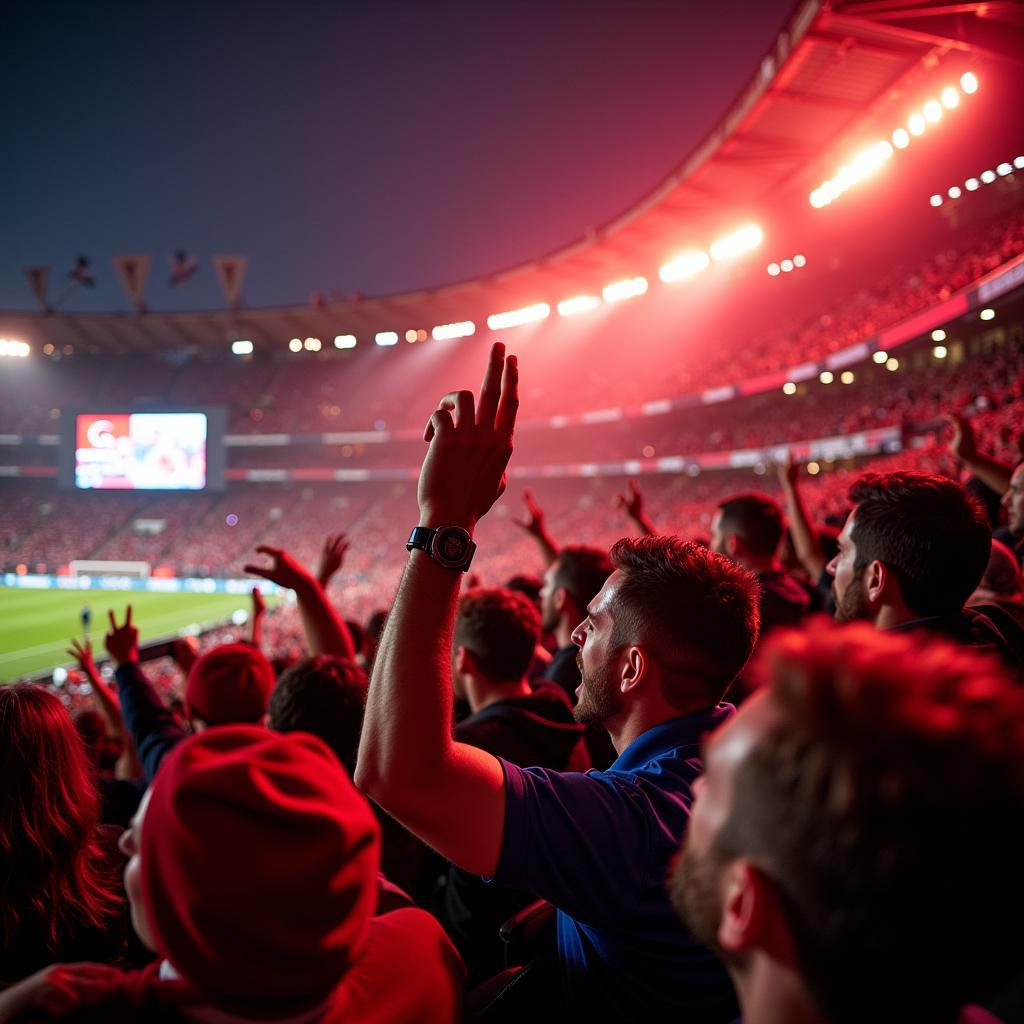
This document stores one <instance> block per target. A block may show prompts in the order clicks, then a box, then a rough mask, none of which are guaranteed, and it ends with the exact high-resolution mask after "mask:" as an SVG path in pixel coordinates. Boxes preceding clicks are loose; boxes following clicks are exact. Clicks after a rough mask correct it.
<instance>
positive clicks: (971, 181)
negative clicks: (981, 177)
mask: <svg viewBox="0 0 1024 1024" xmlns="http://www.w3.org/2000/svg"><path fill="white" fill-rule="evenodd" d="M980 187H981V182H980V181H978V179H977V178H968V179H967V180H966V181H965V182H964V188H965V189H967V191H968V192H976V191H977V190H978V189H979V188H980Z"/></svg>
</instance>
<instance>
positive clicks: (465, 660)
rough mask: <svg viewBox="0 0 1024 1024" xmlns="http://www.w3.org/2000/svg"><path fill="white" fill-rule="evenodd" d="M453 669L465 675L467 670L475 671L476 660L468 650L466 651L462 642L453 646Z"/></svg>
mask: <svg viewBox="0 0 1024 1024" xmlns="http://www.w3.org/2000/svg"><path fill="white" fill-rule="evenodd" d="M452 665H453V666H454V668H455V671H456V672H458V673H460V674H462V675H465V674H466V673H467V672H475V671H476V661H475V660H474V658H473V655H472V653H471V652H470V651H467V650H466V648H465V646H464V645H463V644H459V645H458V647H456V648H455V657H454V658H453V659H452Z"/></svg>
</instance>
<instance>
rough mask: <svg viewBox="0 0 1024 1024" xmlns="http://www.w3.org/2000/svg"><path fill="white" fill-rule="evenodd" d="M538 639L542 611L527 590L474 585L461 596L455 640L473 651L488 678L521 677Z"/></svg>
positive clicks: (530, 659) (474, 657)
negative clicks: (525, 592) (524, 591)
mask: <svg viewBox="0 0 1024 1024" xmlns="http://www.w3.org/2000/svg"><path fill="white" fill-rule="evenodd" d="M539 640H540V612H539V611H537V607H536V605H535V604H534V603H533V602H532V601H531V600H530V599H529V598H528V597H527V596H526V595H525V594H520V593H517V592H516V591H514V590H507V589H505V588H503V587H475V588H474V589H472V590H467V591H466V593H465V594H463V595H462V597H461V598H460V600H459V608H458V611H457V612H456V615H455V644H456V646H462V647H465V648H466V650H467V651H469V652H470V653H471V654H472V655H473V659H474V660H475V661H476V664H477V667H478V668H479V670H480V672H481V673H482V674H483V675H484V676H485V677H486V678H487V679H491V680H493V681H495V682H511V681H518V680H520V679H522V678H523V676H524V675H525V674H526V672H527V670H528V669H529V667H530V662H531V661H532V660H533V654H534V651H535V650H536V648H537V643H538V641H539Z"/></svg>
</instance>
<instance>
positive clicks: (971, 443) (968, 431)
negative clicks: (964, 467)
mask: <svg viewBox="0 0 1024 1024" xmlns="http://www.w3.org/2000/svg"><path fill="white" fill-rule="evenodd" d="M944 418H945V420H946V422H947V423H948V424H949V425H950V427H952V437H950V439H949V451H950V454H951V455H952V456H953V457H954V458H957V459H959V460H960V461H961V462H972V461H973V460H974V459H975V458H976V457H977V455H978V442H977V439H976V438H975V436H974V427H972V426H971V424H970V422H968V420H967V419H966V418H965V417H964V416H962V415H961V414H960V413H958V412H947V413H946V415H945V417H944Z"/></svg>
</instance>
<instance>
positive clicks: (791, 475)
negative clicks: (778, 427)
mask: <svg viewBox="0 0 1024 1024" xmlns="http://www.w3.org/2000/svg"><path fill="white" fill-rule="evenodd" d="M775 472H776V473H777V474H778V476H779V484H780V485H781V486H782V487H784V488H788V487H796V482H797V480H799V479H800V464H799V463H798V462H794V461H793V453H792V452H791V451H790V450H789V449H788V448H787V449H786V454H785V455H784V456H783V457H782V458H781V459H779V461H778V462H776V463H775Z"/></svg>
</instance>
